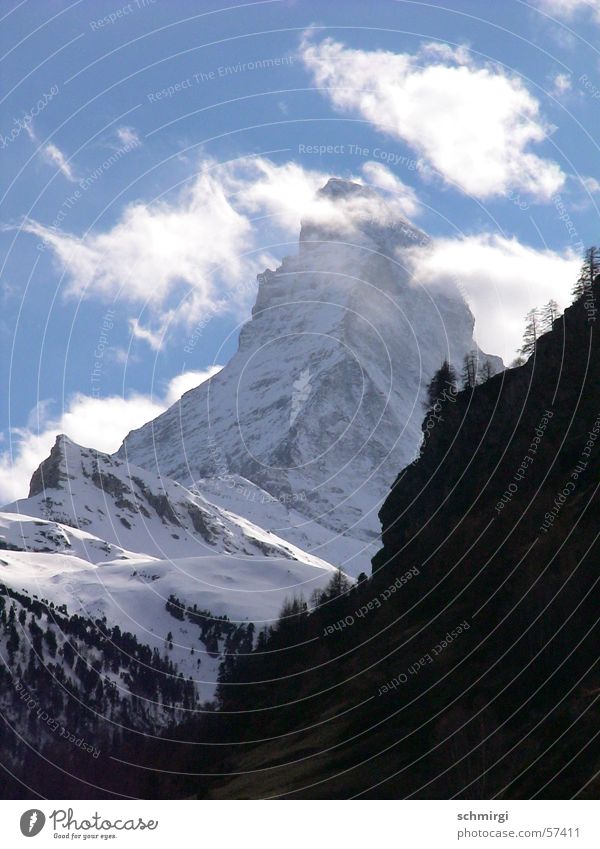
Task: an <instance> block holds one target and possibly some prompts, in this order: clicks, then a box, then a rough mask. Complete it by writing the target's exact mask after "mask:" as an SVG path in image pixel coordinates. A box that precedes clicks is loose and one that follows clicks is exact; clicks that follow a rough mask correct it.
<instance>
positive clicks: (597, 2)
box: [535, 0, 600, 19]
mask: <svg viewBox="0 0 600 849" xmlns="http://www.w3.org/2000/svg"><path fill="white" fill-rule="evenodd" d="M535 3H536V5H537V6H538V7H539V8H540V9H541V10H542V11H543V12H547V13H548V14H549V15H556V16H557V17H563V18H567V19H570V18H573V17H574V16H575V15H576V14H578V13H579V12H593V14H594V15H595V16H596V18H598V19H600V0H535Z"/></svg>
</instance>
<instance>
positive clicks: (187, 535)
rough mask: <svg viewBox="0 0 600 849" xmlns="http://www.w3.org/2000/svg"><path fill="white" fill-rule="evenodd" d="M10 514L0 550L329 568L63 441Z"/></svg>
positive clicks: (176, 489) (180, 492)
mask: <svg viewBox="0 0 600 849" xmlns="http://www.w3.org/2000/svg"><path fill="white" fill-rule="evenodd" d="M5 510H6V512H5V513H4V514H0V546H2V547H4V548H17V549H24V550H30V551H59V552H63V553H67V554H75V555H77V556H78V557H82V558H83V559H85V560H89V561H90V562H91V563H97V562H99V561H101V560H108V559H111V560H114V559H117V558H119V557H120V558H129V559H131V558H135V559H140V557H145V558H147V557H148V556H150V557H156V558H174V557H191V556H196V555H197V556H202V555H206V554H215V553H218V554H225V555H227V554H239V555H258V556H260V557H264V556H273V557H278V558H283V559H286V558H287V559H294V560H303V561H304V562H308V563H311V564H313V565H316V566H323V565H328V564H323V563H322V562H321V561H319V560H318V559H317V558H315V557H311V556H310V555H306V554H305V553H304V552H301V551H298V550H297V549H296V548H295V547H294V546H293V545H292V544H291V543H289V542H287V541H285V540H283V539H279V538H278V537H276V536H275V535H274V534H272V533H270V532H269V531H267V530H263V529H262V528H260V527H257V526H255V525H253V524H252V523H251V522H250V521H248V520H247V519H244V518H241V517H238V516H235V515H233V514H232V513H230V512H229V511H227V510H226V509H225V510H224V509H222V508H220V507H217V506H215V505H213V504H210V503H209V502H208V501H207V500H206V499H205V498H203V497H202V496H201V495H198V494H195V493H192V492H189V491H188V490H187V489H185V487H183V486H181V485H180V484H178V483H176V482H175V481H172V480H169V479H168V478H165V477H162V478H159V477H158V476H157V475H156V473H154V472H152V471H147V470H146V469H140V468H136V467H134V466H126V464H125V463H124V462H123V461H122V460H119V459H118V458H117V457H111V456H109V455H108V454H103V453H101V452H100V451H95V450H93V449H91V448H82V447H81V446H79V445H77V444H76V443H75V442H73V441H72V440H70V439H68V438H67V437H66V436H64V435H61V436H59V437H58V438H57V440H56V442H55V444H54V447H53V449H52V451H51V453H50V456H49V457H48V458H47V459H46V460H44V462H43V463H42V464H41V465H40V467H39V468H38V469H37V471H36V472H35V473H34V475H33V477H32V480H31V486H30V491H29V497H28V498H24V499H21V500H19V501H15V502H14V503H13V504H9V505H7V506H6V508H5ZM34 517H35V518H34ZM74 529H75V530H74Z"/></svg>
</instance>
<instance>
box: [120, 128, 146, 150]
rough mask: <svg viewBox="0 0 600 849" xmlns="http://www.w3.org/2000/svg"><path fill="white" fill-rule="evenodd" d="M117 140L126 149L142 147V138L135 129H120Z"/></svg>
mask: <svg viewBox="0 0 600 849" xmlns="http://www.w3.org/2000/svg"><path fill="white" fill-rule="evenodd" d="M117 138H118V139H119V141H120V142H121V145H123V146H124V147H138V146H139V145H141V141H140V137H139V136H138V134H137V132H136V131H135V130H134V129H133V127H118V128H117Z"/></svg>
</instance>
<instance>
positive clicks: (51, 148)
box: [25, 123, 77, 183]
mask: <svg viewBox="0 0 600 849" xmlns="http://www.w3.org/2000/svg"><path fill="white" fill-rule="evenodd" d="M25 129H26V131H27V135H28V136H29V138H30V139H31V141H32V142H33V143H34V144H37V145H38V152H39V154H40V156H41V157H42V158H43V159H45V160H46V162H48V164H50V165H54V166H56V168H58V170H59V171H60V172H61V173H62V174H63V176H65V177H66V178H67V180H70V181H71V182H72V183H74V182H75V181H76V179H77V178H76V177H75V174H74V173H73V169H72V167H71V165H70V164H69V162H68V161H67V157H66V156H65V155H64V153H63V152H62V150H60V148H59V147H57V146H56V145H55V144H53V143H52V142H49V143H48V144H41V143H40V141H39V139H38V137H37V136H36V134H35V131H34V129H33V124H31V123H29V124H27V126H26V127H25Z"/></svg>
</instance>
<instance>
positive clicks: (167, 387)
mask: <svg viewBox="0 0 600 849" xmlns="http://www.w3.org/2000/svg"><path fill="white" fill-rule="evenodd" d="M2 15H3V16H4V17H3V19H2V21H1V25H0V39H1V41H2V44H1V63H2V68H1V72H2V78H3V81H4V82H5V86H4V91H5V93H4V94H3V95H2V107H1V112H0V157H2V165H3V167H2V169H1V171H0V180H1V184H2V185H1V189H2V212H1V214H0V223H1V225H2V229H1V232H0V239H1V244H2V262H3V265H2V282H3V287H2V316H1V324H0V334H1V337H0V338H1V339H2V350H3V354H4V356H3V357H2V382H3V387H4V392H3V396H2V398H3V403H2V408H1V422H0V430H1V432H2V442H1V443H0V449H2V452H3V453H2V455H1V456H0V498H2V496H3V498H2V500H8V499H10V498H13V497H16V496H17V495H22V494H23V488H24V487H26V481H27V479H28V477H29V475H30V473H31V471H32V469H33V468H34V467H35V466H36V465H37V463H38V462H39V461H40V459H41V458H43V456H45V454H46V453H47V450H48V448H49V446H50V445H51V444H52V441H53V437H54V434H55V433H56V432H58V431H59V430H66V431H67V432H68V433H69V435H71V436H72V437H73V438H74V439H76V440H77V441H79V442H83V443H86V444H91V445H94V446H96V447H99V448H102V449H104V450H114V449H116V448H117V447H118V444H119V441H120V439H121V438H122V437H123V436H124V435H125V433H126V432H127V430H129V429H130V428H131V427H134V426H139V425H140V424H141V423H142V422H143V421H145V420H147V419H149V418H151V417H152V416H153V415H155V414H157V413H158V412H160V411H161V410H162V409H164V407H165V405H167V404H168V403H171V402H172V401H173V400H175V399H176V397H178V395H179V394H181V392H182V391H183V390H185V389H186V388H189V387H191V386H192V385H194V384H195V383H197V382H198V381H199V380H200V379H202V377H204V376H205V375H206V374H207V373H209V372H210V370H211V369H214V367H216V365H218V364H223V363H224V362H226V361H227V359H228V358H229V356H230V355H231V353H232V352H233V351H234V350H235V346H236V339H237V331H238V328H239V326H240V324H241V323H243V321H244V320H246V319H247V317H248V315H249V310H250V308H251V305H252V301H253V293H254V280H255V275H256V273H257V272H259V271H260V270H261V269H262V268H264V267H266V266H267V265H270V266H271V267H273V265H275V264H276V263H277V260H278V259H279V258H281V256H283V255H284V254H286V253H291V252H292V251H293V250H294V245H295V242H296V240H297V234H298V228H299V222H300V217H301V215H302V212H303V211H306V210H307V208H308V207H309V206H310V203H311V198H312V197H313V194H314V191H315V189H316V188H317V187H318V186H319V185H321V184H323V183H324V182H325V181H326V179H327V178H328V176H331V175H338V176H345V177H353V178H355V179H359V180H362V181H363V182H367V183H370V184H373V185H375V186H377V187H379V188H380V189H381V190H382V191H383V192H384V193H386V195H387V196H388V197H389V199H390V200H391V201H393V202H396V203H398V205H399V209H400V210H401V211H403V213H404V214H406V215H407V216H408V217H410V218H413V219H414V221H415V223H417V224H418V225H419V226H420V227H422V228H423V229H424V230H426V231H427V232H428V233H429V234H430V235H431V236H432V238H433V243H432V247H431V250H430V251H429V252H428V255H427V256H426V257H423V259H422V261H421V263H420V265H419V267H418V274H419V275H420V276H421V277H422V278H423V280H428V279H432V280H433V279H435V278H442V279H443V278H444V277H445V276H447V277H451V278H452V279H455V280H458V281H459V282H460V284H461V285H462V287H463V290H464V292H465V295H466V297H467V298H468V300H469V302H470V304H471V307H472V309H473V311H474V314H475V316H476V322H477V323H476V336H477V338H478V341H479V342H480V344H481V345H482V346H483V347H484V348H486V349H487V350H489V351H490V353H499V354H502V355H503V356H504V357H505V359H507V360H510V358H512V356H513V355H514V351H515V348H516V347H517V345H518V338H519V333H520V327H521V323H522V317H523V315H524V313H525V312H526V310H527V309H529V308H530V307H532V306H536V305H541V304H543V303H544V302H545V301H547V300H548V299H549V298H550V297H555V298H556V299H557V300H559V301H560V302H561V304H562V305H564V304H566V303H567V302H568V300H569V291H570V286H571V281H572V276H573V274H574V273H575V270H576V268H577V265H578V253H579V252H580V250H581V246H582V245H584V244H585V245H587V244H591V243H594V242H597V241H598V208H597V202H598V198H599V197H600V168H599V167H598V161H599V160H598V147H597V143H596V139H597V138H598V128H599V123H600V61H599V59H600V55H599V53H598V51H597V49H596V47H594V44H596V43H598V36H599V35H600V2H598V0H587V2H583V0H582V2H579V0H536V2H533V1H532V2H531V3H529V4H528V3H525V2H520V0H503V2H502V3H498V4H488V3H482V2H481V0H472V2H471V1H470V0H447V2H439V3H437V4H435V5H434V4H426V3H420V2H408V1H407V0H401V1H400V2H396V1H395V0H380V2H378V3H375V4H366V3H364V2H347V0H344V2H341V0H338V2H335V0H332V2H307V0H301V2H300V0H298V2H292V0H269V2H259V3H247V4H243V5H237V6H234V5H233V4H232V5H231V6H230V7H229V8H226V9H223V10H219V9H218V7H217V6H216V5H215V4H213V3H207V2H202V0H200V2H191V0H190V2H184V1H183V0H171V1H170V2H167V0H154V2H151V0H132V2H130V3H123V2H121V0H94V2H91V0H80V2H75V3H66V2H60V1H59V0H39V2H34V0H25V2H21V3H16V4H15V5H14V6H13V5H12V3H6V4H3V6H2Z"/></svg>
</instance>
